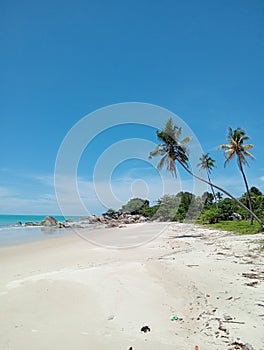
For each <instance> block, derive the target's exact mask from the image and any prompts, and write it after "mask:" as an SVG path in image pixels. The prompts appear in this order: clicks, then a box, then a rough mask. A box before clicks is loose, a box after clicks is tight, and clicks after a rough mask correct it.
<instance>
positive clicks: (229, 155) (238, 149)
mask: <svg viewBox="0 0 264 350" xmlns="http://www.w3.org/2000/svg"><path fill="white" fill-rule="evenodd" d="M227 139H228V141H229V142H230V143H226V144H223V145H220V146H219V148H220V149H225V152H224V155H225V158H226V161H225V164H224V165H225V166H226V165H227V163H228V162H230V160H231V159H233V158H234V157H235V156H236V157H237V165H238V168H239V170H240V171H241V174H242V177H243V180H244V183H245V187H246V193H247V202H248V207H249V209H250V210H251V211H253V209H252V200H251V197H250V191H249V187H248V182H247V178H246V175H245V172H244V169H243V165H248V162H247V160H246V157H249V158H251V159H255V158H254V156H253V155H252V154H251V153H249V152H248V150H249V149H251V148H253V147H254V145H252V144H247V145H245V144H244V141H247V140H249V139H250V138H249V136H247V135H246V133H245V131H244V130H243V129H241V128H237V129H235V130H233V129H232V128H230V127H229V128H228V135H227ZM250 223H251V224H253V216H252V215H251V222H250Z"/></svg>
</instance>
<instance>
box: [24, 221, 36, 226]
mask: <svg viewBox="0 0 264 350" xmlns="http://www.w3.org/2000/svg"><path fill="white" fill-rule="evenodd" d="M25 226H39V222H32V221H27V222H26V223H25Z"/></svg>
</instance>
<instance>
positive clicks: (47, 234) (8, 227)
mask: <svg viewBox="0 0 264 350" xmlns="http://www.w3.org/2000/svg"><path fill="white" fill-rule="evenodd" d="M45 217H46V215H0V247H1V246H10V245H17V244H23V243H27V242H35V241H40V240H44V239H47V238H51V237H57V236H61V235H68V234H73V229H63V228H62V229H59V228H54V227H47V226H45V227H44V226H26V225H25V223H26V222H41V221H42V220H43V219H44V218H45ZM52 217H54V218H55V219H57V220H58V221H60V222H64V221H65V220H71V224H74V223H76V224H78V223H80V222H81V220H82V219H81V218H80V217H78V216H67V217H64V216H56V215H52ZM87 226H89V225H87ZM90 226H91V224H90Z"/></svg>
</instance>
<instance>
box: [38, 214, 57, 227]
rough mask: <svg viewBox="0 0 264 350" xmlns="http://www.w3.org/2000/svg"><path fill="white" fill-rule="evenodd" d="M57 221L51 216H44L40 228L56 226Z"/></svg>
mask: <svg viewBox="0 0 264 350" xmlns="http://www.w3.org/2000/svg"><path fill="white" fill-rule="evenodd" d="M57 223H58V220H56V219H55V218H53V217H52V216H46V217H45V219H44V220H42V221H41V223H40V224H41V226H57Z"/></svg>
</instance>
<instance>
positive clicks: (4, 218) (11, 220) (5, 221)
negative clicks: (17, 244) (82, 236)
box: [0, 215, 79, 228]
mask: <svg viewBox="0 0 264 350" xmlns="http://www.w3.org/2000/svg"><path fill="white" fill-rule="evenodd" d="M45 217H46V215H0V228H3V227H10V226H14V225H16V223H18V222H22V224H25V223H26V222H28V221H32V222H40V221H42V220H43V219H44V218H45ZM53 217H54V218H55V219H57V220H58V221H65V219H72V220H76V221H77V220H78V219H79V218H78V217H76V216H75V217H66V218H64V216H53Z"/></svg>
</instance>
